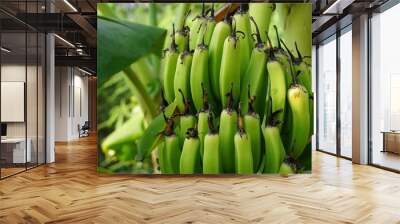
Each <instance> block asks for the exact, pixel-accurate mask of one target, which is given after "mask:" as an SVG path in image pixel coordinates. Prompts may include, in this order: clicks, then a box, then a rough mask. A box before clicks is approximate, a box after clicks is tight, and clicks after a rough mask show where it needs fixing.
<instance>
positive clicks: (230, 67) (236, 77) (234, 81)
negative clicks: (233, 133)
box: [219, 26, 241, 108]
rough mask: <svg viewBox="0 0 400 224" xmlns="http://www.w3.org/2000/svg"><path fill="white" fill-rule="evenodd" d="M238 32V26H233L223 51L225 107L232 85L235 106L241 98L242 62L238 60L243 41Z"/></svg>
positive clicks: (221, 93) (221, 90) (222, 90)
mask: <svg viewBox="0 0 400 224" xmlns="http://www.w3.org/2000/svg"><path fill="white" fill-rule="evenodd" d="M236 33H237V32H236V28H235V26H233V28H232V33H231V35H229V36H228V37H227V38H226V39H225V41H224V50H223V51H222V59H221V69H220V75H219V85H220V95H221V101H222V107H223V108H226V107H227V105H228V99H227V98H226V97H224V96H225V95H226V94H227V93H228V92H229V91H231V87H233V90H232V98H233V99H232V100H233V102H232V103H233V104H232V106H235V105H236V104H237V102H238V101H239V98H240V79H241V76H240V66H241V63H238V61H237V60H238V58H239V57H240V54H241V53H240V45H241V41H240V39H239V38H238V36H237V35H236Z"/></svg>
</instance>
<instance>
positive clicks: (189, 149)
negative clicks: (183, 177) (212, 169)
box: [179, 128, 201, 174]
mask: <svg viewBox="0 0 400 224" xmlns="http://www.w3.org/2000/svg"><path fill="white" fill-rule="evenodd" d="M179 171H180V173H181V174H195V173H200V172H201V160H200V141H199V138H198V136H197V131H196V129H195V128H190V129H189V130H188V131H187V136H186V138H185V142H184V143H183V148H182V154H181V159H180V169H179Z"/></svg>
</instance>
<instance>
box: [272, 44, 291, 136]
mask: <svg viewBox="0 0 400 224" xmlns="http://www.w3.org/2000/svg"><path fill="white" fill-rule="evenodd" d="M267 70H268V78H269V82H271V89H270V96H271V103H272V111H277V110H283V113H279V115H278V117H277V119H278V120H279V122H280V124H278V127H279V129H280V128H281V127H282V124H283V122H284V111H285V104H286V92H287V89H286V77H285V70H284V68H283V66H282V65H281V63H279V61H277V59H276V58H275V55H274V53H273V51H270V58H269V61H268V63H267Z"/></svg>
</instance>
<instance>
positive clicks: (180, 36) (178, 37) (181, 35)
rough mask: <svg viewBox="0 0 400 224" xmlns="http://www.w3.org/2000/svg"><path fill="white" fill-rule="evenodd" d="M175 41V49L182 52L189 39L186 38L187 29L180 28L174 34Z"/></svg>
mask: <svg viewBox="0 0 400 224" xmlns="http://www.w3.org/2000/svg"><path fill="white" fill-rule="evenodd" d="M175 41H176V45H177V49H178V51H179V52H183V51H184V50H185V46H186V44H187V42H188V41H189V38H188V31H187V30H180V31H178V32H176V34H175Z"/></svg>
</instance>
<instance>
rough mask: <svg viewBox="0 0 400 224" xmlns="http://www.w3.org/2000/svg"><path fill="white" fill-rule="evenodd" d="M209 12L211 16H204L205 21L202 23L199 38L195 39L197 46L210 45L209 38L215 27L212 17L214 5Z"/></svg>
mask: <svg viewBox="0 0 400 224" xmlns="http://www.w3.org/2000/svg"><path fill="white" fill-rule="evenodd" d="M210 12H211V15H210V16H206V19H205V21H203V24H202V25H201V27H200V31H199V36H198V37H197V42H196V44H197V45H200V44H205V45H207V46H209V45H210V41H211V37H212V35H213V32H214V28H215V25H216V24H217V22H216V21H215V17H214V3H213V4H212V7H211V9H210Z"/></svg>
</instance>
